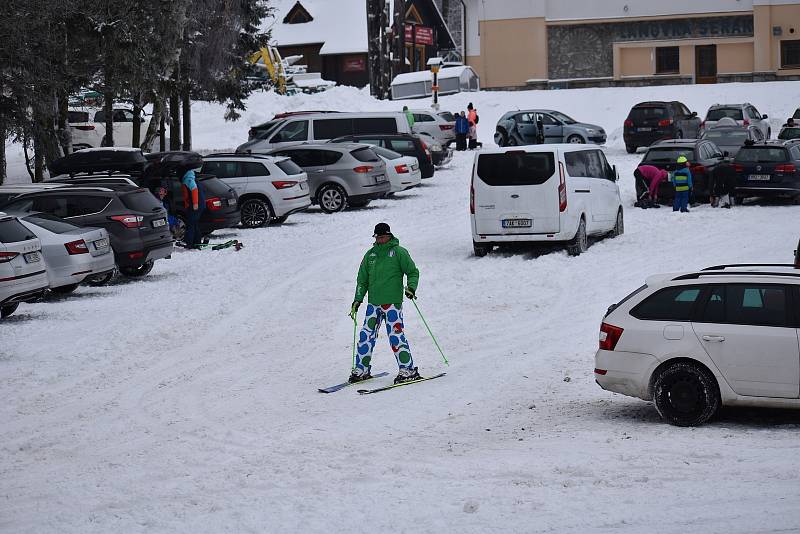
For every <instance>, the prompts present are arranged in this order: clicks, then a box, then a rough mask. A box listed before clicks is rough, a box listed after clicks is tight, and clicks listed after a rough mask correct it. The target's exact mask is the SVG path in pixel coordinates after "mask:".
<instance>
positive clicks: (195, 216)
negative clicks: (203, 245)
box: [181, 169, 205, 248]
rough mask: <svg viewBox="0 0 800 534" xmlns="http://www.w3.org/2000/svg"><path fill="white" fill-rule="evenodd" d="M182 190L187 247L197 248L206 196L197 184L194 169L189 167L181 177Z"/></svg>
mask: <svg viewBox="0 0 800 534" xmlns="http://www.w3.org/2000/svg"><path fill="white" fill-rule="evenodd" d="M181 190H182V191H183V207H184V209H186V234H185V236H184V242H185V243H186V247H187V248H195V247H196V246H197V245H199V244H200V239H201V237H202V236H201V235H200V229H199V227H198V224H199V222H200V216H201V215H202V214H203V207H204V204H205V198H203V192H202V191H201V190H200V187H199V185H198V184H197V176H196V175H195V172H194V169H188V170H187V171H186V172H185V173H184V174H183V177H182V178H181Z"/></svg>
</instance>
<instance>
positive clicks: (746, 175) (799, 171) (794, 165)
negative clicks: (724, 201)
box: [733, 139, 800, 201]
mask: <svg viewBox="0 0 800 534" xmlns="http://www.w3.org/2000/svg"><path fill="white" fill-rule="evenodd" d="M733 166H734V169H736V174H737V179H736V192H735V198H736V200H737V201H741V200H742V199H744V198H746V197H767V196H785V197H791V198H793V199H794V200H795V201H798V200H799V199H800V139H792V140H789V141H780V140H777V141H776V140H773V141H766V142H764V143H745V145H744V146H743V147H742V148H740V149H739V152H738V153H737V154H736V157H735V158H734V160H733Z"/></svg>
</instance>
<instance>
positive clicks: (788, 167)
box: [775, 163, 797, 174]
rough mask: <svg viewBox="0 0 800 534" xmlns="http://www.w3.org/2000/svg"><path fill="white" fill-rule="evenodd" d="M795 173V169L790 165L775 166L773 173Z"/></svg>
mask: <svg viewBox="0 0 800 534" xmlns="http://www.w3.org/2000/svg"><path fill="white" fill-rule="evenodd" d="M795 171H797V167H795V166H794V165H793V164H791V163H788V164H785V165H775V172H776V173H778V174H794V173H795Z"/></svg>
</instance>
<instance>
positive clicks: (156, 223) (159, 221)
mask: <svg viewBox="0 0 800 534" xmlns="http://www.w3.org/2000/svg"><path fill="white" fill-rule="evenodd" d="M166 224H167V220H166V219H156V220H155V221H153V228H159V227H161V226H166Z"/></svg>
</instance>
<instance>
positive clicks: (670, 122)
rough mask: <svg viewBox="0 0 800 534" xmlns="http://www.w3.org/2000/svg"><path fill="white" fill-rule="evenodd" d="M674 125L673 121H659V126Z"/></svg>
mask: <svg viewBox="0 0 800 534" xmlns="http://www.w3.org/2000/svg"><path fill="white" fill-rule="evenodd" d="M671 124H672V119H661V120H660V121H658V125H659V126H670V125H671Z"/></svg>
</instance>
